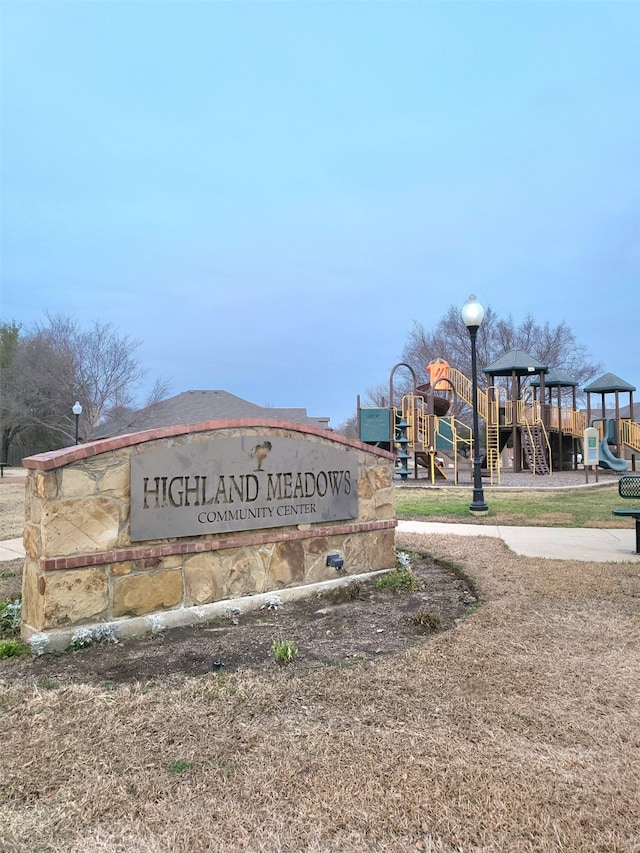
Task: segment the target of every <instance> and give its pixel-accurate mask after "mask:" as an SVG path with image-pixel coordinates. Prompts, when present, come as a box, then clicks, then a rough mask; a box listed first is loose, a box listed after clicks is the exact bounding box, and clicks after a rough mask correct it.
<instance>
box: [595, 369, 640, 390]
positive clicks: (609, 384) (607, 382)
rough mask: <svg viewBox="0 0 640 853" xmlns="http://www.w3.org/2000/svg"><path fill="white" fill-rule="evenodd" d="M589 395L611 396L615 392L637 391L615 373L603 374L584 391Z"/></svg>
mask: <svg viewBox="0 0 640 853" xmlns="http://www.w3.org/2000/svg"><path fill="white" fill-rule="evenodd" d="M583 390H584V391H588V392H589V393H591V392H594V393H596V394H610V393H613V392H614V391H635V390H636V389H635V387H634V386H633V385H630V384H629V383H628V382H625V381H624V379H620V377H619V376H616V375H615V373H603V374H602V376H600V377H599V378H598V379H594V381H593V382H591V383H590V384H589V385H586V386H585V387H584V389H583Z"/></svg>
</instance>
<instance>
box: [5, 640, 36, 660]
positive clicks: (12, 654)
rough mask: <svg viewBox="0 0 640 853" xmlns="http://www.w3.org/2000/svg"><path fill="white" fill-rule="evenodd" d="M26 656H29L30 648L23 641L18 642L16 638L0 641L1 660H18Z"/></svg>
mask: <svg viewBox="0 0 640 853" xmlns="http://www.w3.org/2000/svg"><path fill="white" fill-rule="evenodd" d="M26 654H29V647H28V646H26V645H25V644H24V643H23V642H22V641H21V640H16V639H15V638H11V639H10V640H0V660H2V659H4V658H16V657H20V655H26Z"/></svg>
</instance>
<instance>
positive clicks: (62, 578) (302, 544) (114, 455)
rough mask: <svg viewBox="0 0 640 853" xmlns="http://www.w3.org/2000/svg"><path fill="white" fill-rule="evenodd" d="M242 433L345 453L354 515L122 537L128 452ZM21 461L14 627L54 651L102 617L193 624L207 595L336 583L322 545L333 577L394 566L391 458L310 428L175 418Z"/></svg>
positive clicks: (135, 626) (130, 624) (122, 625)
mask: <svg viewBox="0 0 640 853" xmlns="http://www.w3.org/2000/svg"><path fill="white" fill-rule="evenodd" d="M243 435H244V436H256V437H259V436H274V435H278V436H283V437H295V438H298V439H299V438H301V437H303V438H304V439H305V440H308V441H310V442H322V443H325V444H328V445H333V446H335V445H347V446H348V447H349V448H352V449H354V450H355V451H356V452H357V464H358V517H357V518H356V519H352V520H349V521H346V522H329V523H328V522H325V523H322V524H299V525H292V526H288V527H278V528H271V529H261V530H251V531H246V532H233V533H225V534H209V535H204V536H197V537H196V536H194V537H186V538H182V537H181V538H179V539H172V540H166V539H165V540H154V541H145V542H144V543H132V542H131V540H130V535H129V534H130V526H129V513H130V502H129V491H130V457H131V453H132V449H133V448H139V446H140V445H141V444H144V445H145V448H146V447H149V448H153V449H155V448H160V447H169V446H171V447H176V446H180V445H181V444H187V443H189V442H191V441H215V439H216V437H217V436H222V437H237V436H243ZM23 464H24V466H25V467H26V468H27V469H28V478H27V489H26V522H25V528H24V546H25V552H26V558H25V567H24V576H23V606H22V614H23V626H22V633H23V637H24V638H25V639H28V638H29V637H31V636H33V635H34V634H40V633H44V634H45V635H47V636H48V637H49V640H50V641H51V640H52V641H53V642H51V647H52V648H61V647H64V646H66V645H67V644H68V642H69V640H70V639H71V636H72V633H73V631H74V630H77V628H78V627H79V626H93V627H97V626H100V625H104V624H105V623H109V626H110V627H112V626H115V628H116V629H117V631H118V632H119V633H122V634H123V635H125V634H132V633H141V632H143V631H144V630H145V626H146V628H147V629H148V628H149V626H150V625H153V624H154V622H153V620H156V624H157V620H158V619H159V618H160V620H161V621H163V622H164V623H166V624H167V625H172V624H176V625H178V624H189V622H190V620H191V621H192V622H194V621H196V622H197V621H199V620H200V621H201V620H202V619H203V618H206V617H207V616H212V615H215V614H216V613H218V612H221V611H220V608H219V607H218V609H217V610H216V609H215V607H213V605H215V603H216V602H224V603H227V606H228V604H229V602H230V601H232V600H233V602H234V603H235V604H237V603H238V602H237V601H236V599H238V598H242V597H245V596H255V595H256V594H268V593H271V594H273V593H274V592H277V593H278V594H280V593H283V597H284V594H285V593H287V592H291V593H296V594H299V593H300V592H301V591H304V587H305V585H309V584H312V583H318V582H322V581H327V582H333V583H335V582H336V570H335V569H332V568H328V567H327V566H326V557H327V555H328V554H330V553H336V552H337V553H340V554H341V555H342V556H343V557H344V560H345V563H344V571H343V572H340V576H346V577H347V578H348V577H351V576H352V575H353V574H360V573H368V572H371V571H376V570H386V569H390V568H392V567H393V566H394V564H395V545H394V538H395V526H396V519H395V509H394V506H393V488H392V478H393V472H394V459H393V455H392V454H390V453H388V452H386V451H383V450H379V449H377V448H372V447H370V446H368V445H366V444H363V443H361V442H359V441H353V440H349V439H345V438H343V437H342V436H338V435H335V434H333V433H331V432H328V431H324V430H321V429H318V428H316V427H310V426H306V425H300V424H293V423H289V422H284V421H262V420H249V419H244V420H237V421H214V422H207V423H202V424H195V425H193V424H192V425H188V426H174V427H168V428H163V429H156V430H148V431H146V432H140V433H135V434H130V435H124V436H117V437H115V438H110V439H105V440H101V441H96V442H91V443H88V444H83V445H78V446H75V447H72V448H65V449H63V450H59V451H53V452H50V453H43V454H39V455H38V456H32V457H29V458H27V459H25V460H24V462H23ZM296 591H297V592H296ZM289 597H293V596H289ZM258 598H259V596H258Z"/></svg>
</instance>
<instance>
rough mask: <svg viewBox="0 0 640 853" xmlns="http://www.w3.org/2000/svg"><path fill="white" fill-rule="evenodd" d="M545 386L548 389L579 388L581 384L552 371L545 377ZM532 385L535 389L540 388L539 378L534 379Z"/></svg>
mask: <svg viewBox="0 0 640 853" xmlns="http://www.w3.org/2000/svg"><path fill="white" fill-rule="evenodd" d="M544 384H545V386H546V387H547V388H577V387H578V385H579V384H580V383H579V382H575V381H574V380H573V379H569V377H568V376H564V375H563V374H562V373H557V372H556V371H555V370H550V371H549V372H548V373H547V374H546V376H545V377H544ZM531 385H532V387H533V388H539V387H540V380H539V379H538V378H536V379H532V380H531Z"/></svg>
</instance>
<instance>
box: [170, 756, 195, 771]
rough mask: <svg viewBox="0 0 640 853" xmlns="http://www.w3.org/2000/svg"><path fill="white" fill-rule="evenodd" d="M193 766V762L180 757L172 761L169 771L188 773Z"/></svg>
mask: <svg viewBox="0 0 640 853" xmlns="http://www.w3.org/2000/svg"><path fill="white" fill-rule="evenodd" d="M190 768H191V762H190V761H185V760H184V759H183V758H179V759H178V760H177V761H172V762H171V764H170V765H169V773H186V771H187V770H189V769H190Z"/></svg>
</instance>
